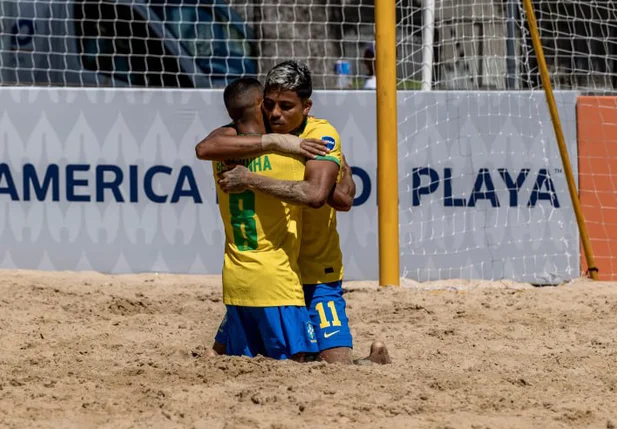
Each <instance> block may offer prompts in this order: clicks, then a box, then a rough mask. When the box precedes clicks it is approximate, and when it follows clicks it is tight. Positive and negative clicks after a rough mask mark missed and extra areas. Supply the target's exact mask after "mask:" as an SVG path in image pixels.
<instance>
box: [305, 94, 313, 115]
mask: <svg viewBox="0 0 617 429" xmlns="http://www.w3.org/2000/svg"><path fill="white" fill-rule="evenodd" d="M311 107H313V100H311V99H310V98H309V99H307V100H306V101H305V102H304V110H302V114H303V115H304V116H308V114H309V112H310V111H311Z"/></svg>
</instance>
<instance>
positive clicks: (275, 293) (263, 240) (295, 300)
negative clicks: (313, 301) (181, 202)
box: [213, 153, 304, 307]
mask: <svg viewBox="0 0 617 429" xmlns="http://www.w3.org/2000/svg"><path fill="white" fill-rule="evenodd" d="M246 164H247V165H248V168H249V169H251V170H252V171H253V172H255V173H257V174H260V175H263V176H267V177H272V178H276V179H282V180H302V178H303V177H304V162H302V160H301V159H299V158H298V157H292V156H283V155H279V154H276V153H269V154H264V155H261V156H258V157H256V158H253V159H250V160H247V162H246ZM226 169H227V166H226V165H225V163H224V162H221V161H213V172H214V179H215V181H216V180H217V179H218V174H219V173H221V172H223V171H225V170H226ZM216 192H217V195H218V200H219V210H220V212H221V217H222V219H223V224H224V225H225V237H226V238H227V239H226V242H225V259H224V264H223V299H224V302H225V304H227V305H239V306H250V307H272V306H284V305H304V292H303V290H302V282H301V279H300V276H299V275H298V273H299V267H298V262H297V261H298V255H299V252H300V233H301V231H300V229H301V227H302V207H300V206H295V205H292V204H288V203H285V202H283V201H281V200H280V199H278V198H276V197H273V196H270V195H268V194H264V193H262V192H254V191H251V190H245V191H244V192H241V193H235V194H232V193H229V194H228V193H225V192H223V191H222V190H221V188H220V187H219V186H218V184H217V187H216ZM256 268H258V269H256Z"/></svg>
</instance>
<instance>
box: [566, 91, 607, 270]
mask: <svg viewBox="0 0 617 429" xmlns="http://www.w3.org/2000/svg"><path fill="white" fill-rule="evenodd" d="M576 112H577V114H576V122H577V133H578V163H579V164H578V165H579V167H578V168H579V193H580V198H581V205H582V206H583V213H584V216H585V222H586V223H587V227H588V229H589V235H590V237H591V246H592V249H593V253H594V255H595V259H596V266H597V267H598V268H599V270H600V273H599V274H600V279H602V280H617V97H604V96H585V97H578V101H577V106H576ZM581 268H582V269H583V270H584V271H586V270H587V264H586V263H585V255H584V253H583V251H582V249H581Z"/></svg>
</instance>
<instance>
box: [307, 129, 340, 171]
mask: <svg viewBox="0 0 617 429" xmlns="http://www.w3.org/2000/svg"><path fill="white" fill-rule="evenodd" d="M306 138H313V139H320V140H324V141H326V142H328V144H327V146H326V147H327V148H328V149H330V152H328V154H327V155H324V156H317V157H316V158H315V159H319V160H325V161H332V162H335V163H336V164H337V165H338V166H339V167H340V166H341V153H342V152H341V137H340V136H339V134H338V132H337V131H336V128H334V127H333V126H332V125H330V124H319V125H317V126H316V127H315V128H314V129H312V130H311V131H309V132H308V133H307V135H306Z"/></svg>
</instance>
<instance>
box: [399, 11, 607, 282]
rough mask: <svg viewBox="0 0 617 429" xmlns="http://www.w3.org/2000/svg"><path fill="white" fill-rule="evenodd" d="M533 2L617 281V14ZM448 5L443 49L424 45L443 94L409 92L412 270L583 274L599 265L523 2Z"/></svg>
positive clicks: (404, 168) (403, 178)
mask: <svg viewBox="0 0 617 429" xmlns="http://www.w3.org/2000/svg"><path fill="white" fill-rule="evenodd" d="M432 3H433V2H424V4H429V5H430V4H432ZM533 5H534V10H535V14H536V18H537V22H538V26H539V28H540V38H541V40H542V44H543V47H544V52H545V56H546V59H547V63H548V67H549V71H550V76H551V80H552V83H553V86H554V88H555V89H556V90H557V91H556V94H555V97H556V101H557V105H558V108H559V113H560V117H561V122H562V125H563V131H564V134H565V140H566V146H567V148H568V152H569V155H570V161H571V163H572V167H573V170H574V175H575V178H576V180H577V182H578V185H579V193H580V195H581V200H582V205H583V212H584V214H585V217H586V219H587V225H588V228H589V232H590V235H591V238H592V247H593V249H594V251H595V254H596V265H597V266H598V267H599V268H600V274H601V276H602V277H603V278H607V279H608V278H612V279H615V278H617V270H615V268H617V267H615V265H613V266H611V264H614V263H613V262H612V261H613V259H614V257H615V256H616V255H615V253H617V247H615V245H614V244H612V243H613V242H614V238H615V237H616V233H617V229H616V228H617V217H616V216H615V210H616V209H617V197H615V195H617V193H616V191H617V187H616V185H617V177H616V176H615V173H616V172H617V98H613V97H610V96H609V95H611V94H613V93H614V92H615V90H616V89H617V9H616V8H615V5H614V4H613V3H612V2H610V1H587V0H585V1H563V0H559V1H557V0H533ZM434 6H435V7H434V10H425V11H424V13H423V15H422V16H423V20H422V25H423V26H424V27H426V26H433V27H434V31H433V32H431V33H432V36H433V39H434V40H433V44H432V45H431V47H432V49H431V50H430V51H429V54H430V55H427V53H426V52H425V53H424V54H423V55H422V54H421V53H419V52H421V48H417V49H412V50H411V51H410V52H413V53H414V54H415V55H421V58H422V59H423V61H424V66H427V64H428V65H430V66H431V67H430V69H429V71H430V74H428V76H429V77H430V80H429V81H428V82H427V81H426V80H425V81H424V84H425V88H430V89H432V91H425V92H420V93H416V92H404V93H400V94H399V105H400V108H399V156H400V157H401V159H402V160H401V171H400V172H399V177H400V184H399V185H400V187H401V199H400V200H401V202H400V229H401V243H400V245H401V255H402V259H401V265H402V267H403V276H405V277H410V278H413V279H419V280H436V279H447V278H485V279H487V278H488V279H503V278H512V277H515V273H519V274H522V275H521V276H520V278H522V279H525V280H527V281H530V282H534V283H555V282H560V281H563V280H564V279H568V278H572V277H577V276H578V275H579V274H580V273H582V272H584V271H585V270H586V269H587V267H586V265H585V263H584V258H581V255H582V250H579V246H580V245H579V232H578V228H577V224H576V220H575V216H574V211H573V208H572V203H571V200H570V196H569V194H568V189H567V183H566V178H565V174H564V171H563V164H562V161H561V158H560V156H559V152H558V146H557V142H556V139H555V133H554V130H553V125H552V122H551V119H550V114H549V111H548V107H547V102H546V98H545V95H544V92H543V90H542V84H541V81H540V75H539V71H538V59H537V55H536V53H535V52H534V50H533V47H532V41H531V37H530V33H529V28H528V25H527V22H526V14H525V9H524V7H523V4H522V2H521V1H503V2H502V1H498V2H497V1H488V0H475V1H466V2H460V1H445V0H444V1H436V2H434ZM403 22H405V20H404V19H403ZM407 28H409V29H407ZM412 28H413V27H412V26H411V24H409V25H408V26H405V27H404V31H403V32H405V31H407V32H408V33H412ZM429 30H430V28H429ZM420 40H422V39H420ZM424 40H426V39H424ZM405 59H406V57H402V58H401V59H400V60H401V61H404V60H405ZM426 76H427V74H421V75H419V76H418V75H416V76H413V77H412V78H411V79H413V80H415V81H418V80H420V82H422V80H423V79H426ZM399 77H402V78H404V77H406V75H403V76H400V72H399ZM427 83H428V85H427ZM486 90H491V91H486ZM589 95H593V96H591V97H586V96H589ZM597 95H599V96H601V97H596V96H597Z"/></svg>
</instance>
